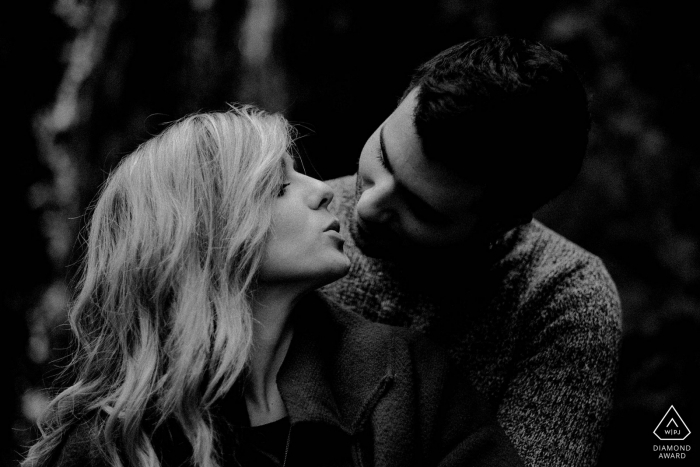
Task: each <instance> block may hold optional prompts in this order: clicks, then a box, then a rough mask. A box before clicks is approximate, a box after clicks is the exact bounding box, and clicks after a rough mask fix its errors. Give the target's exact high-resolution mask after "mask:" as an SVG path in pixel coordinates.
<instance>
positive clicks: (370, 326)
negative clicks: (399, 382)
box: [277, 292, 395, 435]
mask: <svg viewBox="0 0 700 467" xmlns="http://www.w3.org/2000/svg"><path fill="white" fill-rule="evenodd" d="M293 319H294V326H295V327H294V337H293V338H292V342H291V344H290V347H289V350H288V352H287V356H286V358H285V360H284V363H283V364H282V367H281V368H280V371H279V374H278V375H277V383H278V385H279V389H280V393H281V395H282V399H283V400H284V403H285V405H286V407H287V412H288V413H289V417H290V421H291V423H292V424H296V423H299V422H302V421H316V422H323V423H326V424H329V425H332V426H334V427H336V428H338V429H340V430H341V431H343V432H345V433H346V434H349V435H352V434H354V433H356V432H357V431H359V430H360V428H361V427H362V425H363V424H364V423H365V422H366V421H367V419H368V418H369V416H370V414H371V413H372V410H373V409H374V407H375V406H376V404H377V403H378V402H379V400H380V399H381V398H382V396H383V395H384V394H385V393H386V392H387V390H388V389H389V388H390V386H391V384H392V382H393V380H394V374H395V372H394V355H393V353H394V352H393V349H394V346H393V334H392V332H391V328H389V327H388V326H383V325H379V324H374V323H371V322H369V321H367V320H365V319H363V318H361V317H359V316H358V315H356V314H354V313H352V312H350V311H347V310H345V309H342V308H340V307H339V306H338V305H336V304H334V303H332V302H330V301H328V300H327V299H326V298H325V297H324V296H323V295H322V294H321V293H318V292H315V293H313V294H310V295H309V296H307V297H305V298H304V299H303V300H301V301H300V302H299V304H298V305H297V307H296V308H295V310H294V315H293Z"/></svg>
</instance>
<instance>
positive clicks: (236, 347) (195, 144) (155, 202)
mask: <svg viewBox="0 0 700 467" xmlns="http://www.w3.org/2000/svg"><path fill="white" fill-rule="evenodd" d="M290 141H291V139H290V127H289V125H288V123H287V122H286V120H285V119H284V118H283V117H281V116H279V115H270V114H266V113H264V112H262V111H260V110H257V109H255V108H253V107H250V106H239V107H232V108H231V110H230V111H227V112H217V113H202V114H196V115H191V116H188V117H185V118H183V119H181V120H179V121H177V122H175V123H174V124H172V125H171V126H169V127H168V128H167V129H166V130H165V131H164V132H163V133H161V134H160V135H158V136H156V137H154V138H152V139H150V140H149V141H147V142H145V143H144V144H142V145H141V146H140V147H139V148H138V149H137V150H136V151H134V152H133V153H132V154H130V155H129V156H128V157H126V158H125V159H124V160H123V161H122V162H121V163H120V164H119V166H118V167H117V168H116V170H114V171H113V172H112V174H111V175H110V176H109V178H108V180H107V182H106V183H105V185H104V187H103V189H102V192H101V194H100V196H99V200H98V201H97V203H96V205H95V207H94V212H93V214H92V219H91V225H90V228H89V236H88V243H87V253H86V258H85V262H84V269H83V273H82V276H81V282H80V286H79V288H78V290H79V293H78V294H77V296H76V298H75V300H74V303H73V305H72V307H71V310H70V313H69V320H70V324H71V328H72V330H73V332H74V334H75V337H76V342H77V351H76V354H75V358H74V360H73V361H72V362H71V365H70V367H71V368H72V369H73V370H74V371H75V372H76V374H77V376H76V379H75V380H74V381H75V382H74V384H72V385H71V386H70V387H68V388H67V389H65V390H64V391H63V392H61V393H60V394H59V395H58V396H56V397H55V398H54V399H53V401H52V402H51V404H50V406H49V409H48V410H47V412H46V414H45V415H44V417H43V418H42V421H41V422H40V430H41V433H42V437H41V438H40V440H39V441H38V442H37V443H36V444H35V445H34V446H32V448H31V449H30V451H29V454H28V456H27V458H26V459H25V461H24V463H23V466H24V467H29V466H36V465H42V464H43V463H44V462H46V461H47V460H48V459H49V458H50V457H51V455H52V454H53V453H54V452H55V451H56V449H57V448H58V447H59V446H60V443H61V441H62V439H63V438H64V435H65V434H66V433H67V432H68V430H69V429H70V428H71V427H72V426H74V425H75V424H76V423H78V422H80V421H81V420H85V419H88V420H90V419H92V420H93V421H94V422H95V423H97V428H98V430H99V432H100V433H101V436H102V440H101V442H103V443H104V444H103V445H104V449H103V452H102V455H103V456H104V457H105V459H106V460H107V462H108V463H110V464H111V465H115V466H122V465H124V463H126V464H128V465H134V466H157V465H159V461H158V458H157V456H156V454H155V451H154V447H153V446H152V444H151V442H150V440H149V434H150V433H148V432H147V430H146V429H145V428H144V422H145V420H146V417H147V416H152V417H154V419H155V420H156V423H155V424H156V426H160V425H161V424H163V423H165V422H166V421H168V420H174V421H175V422H176V423H177V424H179V426H180V428H181V429H182V431H183V432H184V434H185V436H186V437H187V439H188V441H189V443H190V444H191V446H192V452H193V455H192V457H193V459H192V460H193V461H194V464H195V465H198V466H201V467H216V466H217V465H218V462H217V458H218V454H217V451H218V450H217V440H216V432H215V429H214V427H213V420H212V413H211V408H212V405H213V404H214V403H215V402H216V401H217V400H219V399H220V398H222V397H223V396H224V395H225V394H226V393H227V392H228V391H229V390H230V389H231V387H232V385H233V384H234V382H235V381H236V380H237V379H238V378H239V377H240V376H241V375H242V373H243V372H244V370H245V367H246V364H247V361H248V357H249V353H250V349H251V341H252V317H251V309H250V299H251V291H252V288H253V287H254V283H255V278H256V273H257V271H258V268H259V266H260V263H261V260H262V257H263V253H264V245H265V242H266V238H267V235H268V232H269V231H270V227H271V222H272V220H271V216H272V206H273V201H274V199H275V197H276V195H277V194H278V192H279V189H280V185H281V184H282V183H283V178H284V174H283V169H282V158H283V155H284V154H285V152H287V151H288V150H289V145H290ZM99 411H103V412H106V413H107V414H106V415H105V416H103V417H95V413H98V412H99ZM99 420H102V422H100V421H99Z"/></svg>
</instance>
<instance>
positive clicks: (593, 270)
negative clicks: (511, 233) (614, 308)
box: [511, 220, 615, 289]
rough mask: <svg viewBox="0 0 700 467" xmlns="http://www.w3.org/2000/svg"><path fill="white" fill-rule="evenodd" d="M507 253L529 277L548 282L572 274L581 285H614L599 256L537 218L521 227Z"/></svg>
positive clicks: (613, 286) (608, 286)
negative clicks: (578, 279)
mask: <svg viewBox="0 0 700 467" xmlns="http://www.w3.org/2000/svg"><path fill="white" fill-rule="evenodd" d="M517 235H518V240H517V241H516V244H515V246H514V248H513V250H512V251H511V256H512V258H513V259H516V261H517V262H520V263H522V265H523V267H524V268H525V269H526V270H527V273H528V274H529V277H531V278H532V279H534V280H543V281H551V280H557V279H562V278H566V277H572V276H576V277H578V278H580V279H581V281H580V283H582V284H599V285H603V286H605V287H606V288H612V289H614V288H615V285H614V283H613V281H612V278H611V276H610V274H609V272H608V270H607V268H606V266H605V264H604V263H603V261H602V260H601V258H600V257H598V256H596V255H594V254H593V253H591V252H590V251H588V250H586V249H585V248H583V247H581V246H580V245H578V244H576V243H574V242H573V241H571V240H569V239H568V238H566V237H564V236H563V235H561V234H559V233H557V232H555V231H554V230H552V229H550V228H549V227H547V226H545V225H544V224H542V223H541V222H539V221H537V220H533V221H532V222H531V223H530V224H528V225H527V226H525V227H524V228H522V229H521V231H520V232H519V233H518V234H517Z"/></svg>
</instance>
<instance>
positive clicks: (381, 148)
mask: <svg viewBox="0 0 700 467" xmlns="http://www.w3.org/2000/svg"><path fill="white" fill-rule="evenodd" d="M379 152H380V154H381V156H382V165H383V166H384V168H385V169H386V170H387V172H389V173H390V174H392V175H394V168H393V167H392V166H391V162H389V156H388V155H387V153H386V146H385V145H384V125H382V126H381V127H380V128H379Z"/></svg>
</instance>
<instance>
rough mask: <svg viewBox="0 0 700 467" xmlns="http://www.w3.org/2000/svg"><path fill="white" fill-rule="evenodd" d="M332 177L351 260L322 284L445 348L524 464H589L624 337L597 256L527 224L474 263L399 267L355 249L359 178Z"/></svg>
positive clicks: (369, 313) (353, 305)
mask: <svg viewBox="0 0 700 467" xmlns="http://www.w3.org/2000/svg"><path fill="white" fill-rule="evenodd" d="M330 184H331V186H332V187H333V189H334V191H335V193H336V196H335V199H334V200H333V202H332V204H331V207H330V209H331V210H332V211H333V212H334V214H335V215H337V216H338V218H339V219H340V222H341V233H342V234H343V235H344V236H345V238H346V239H347V241H346V245H345V251H346V253H347V254H348V256H349V257H350V259H351V261H352V265H351V268H350V272H349V274H348V275H347V276H346V277H345V278H343V279H341V280H339V281H337V282H335V283H333V284H330V285H329V286H326V287H325V288H324V289H322V290H323V292H324V293H326V294H327V295H329V296H330V297H331V298H332V299H334V300H336V301H338V302H340V303H342V304H344V305H345V306H346V307H348V308H350V309H352V310H353V311H355V312H357V313H359V314H361V315H363V316H365V317H367V318H369V319H371V320H373V321H379V322H383V323H387V324H393V325H402V326H406V327H410V328H412V329H415V330H419V331H421V332H423V333H425V334H427V335H428V336H430V337H431V338H433V339H435V340H437V341H440V342H441V343H442V344H443V345H446V346H447V347H448V349H449V355H450V356H451V358H452V359H453V360H454V362H455V363H457V364H459V365H460V368H462V369H463V371H465V372H467V373H468V374H469V375H470V378H471V381H473V383H474V385H475V386H476V388H477V389H478V390H480V391H481V392H482V393H483V394H484V395H485V396H486V398H487V400H488V402H489V403H490V404H491V405H492V406H493V407H494V408H496V409H497V416H498V421H499V422H500V424H501V425H502V427H503V428H504V429H505V431H506V433H507V435H508V436H509V437H510V439H511V441H512V442H513V444H514V445H515V447H516V449H517V450H518V452H519V454H520V456H521V458H522V459H523V460H524V461H525V463H526V464H527V465H531V466H587V465H594V464H595V463H596V460H597V456H598V453H599V450H600V447H601V444H602V432H603V429H604V427H605V425H606V423H607V420H608V417H609V413H610V409H611V405H612V395H613V386H614V379H615V375H616V371H617V363H618V353H619V342H620V334H621V319H620V303H619V296H618V293H617V291H616V288H615V285H614V283H613V281H612V279H611V278H610V276H609V274H608V272H607V270H606V269H605V267H604V265H603V263H602V262H601V260H600V259H599V258H597V257H596V256H594V255H592V254H590V253H589V252H587V251H585V250H584V249H582V248H581V247H579V246H577V245H575V244H573V243H572V242H570V241H568V240H567V239H565V238H563V237H562V236H560V235H558V234H557V233H555V232H553V231H551V230H550V229H548V228H546V227H545V226H544V225H542V224H541V223H540V222H538V221H536V220H533V221H532V222H529V223H527V224H525V225H522V226H520V227H517V228H515V229H513V230H511V231H510V232H508V233H507V234H505V235H504V236H503V237H502V238H499V239H497V240H495V241H493V242H491V243H490V244H489V245H488V247H486V248H484V249H485V250H486V251H485V252H484V255H483V258H481V260H480V261H479V262H478V267H475V268H470V267H469V265H464V264H462V263H463V262H464V261H463V259H462V260H459V259H457V260H456V261H455V262H451V264H444V265H442V267H441V268H440V269H441V270H434V271H419V272H418V273H416V272H415V271H414V272H411V273H406V268H405V267H404V266H402V265H399V264H396V263H392V262H390V261H387V260H381V259H376V258H370V257H367V256H365V255H363V254H362V253H361V251H360V250H359V249H358V248H357V247H356V246H355V244H354V242H353V240H352V235H351V231H352V230H353V229H355V225H354V221H353V218H354V217H353V216H354V207H355V202H356V201H355V177H354V176H350V177H343V178H340V179H336V180H332V181H331V182H330ZM446 271H447V272H448V274H444V273H445V272H446ZM435 276H438V277H440V276H442V277H445V278H449V279H445V280H444V281H440V280H435ZM441 284H442V286H441Z"/></svg>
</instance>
